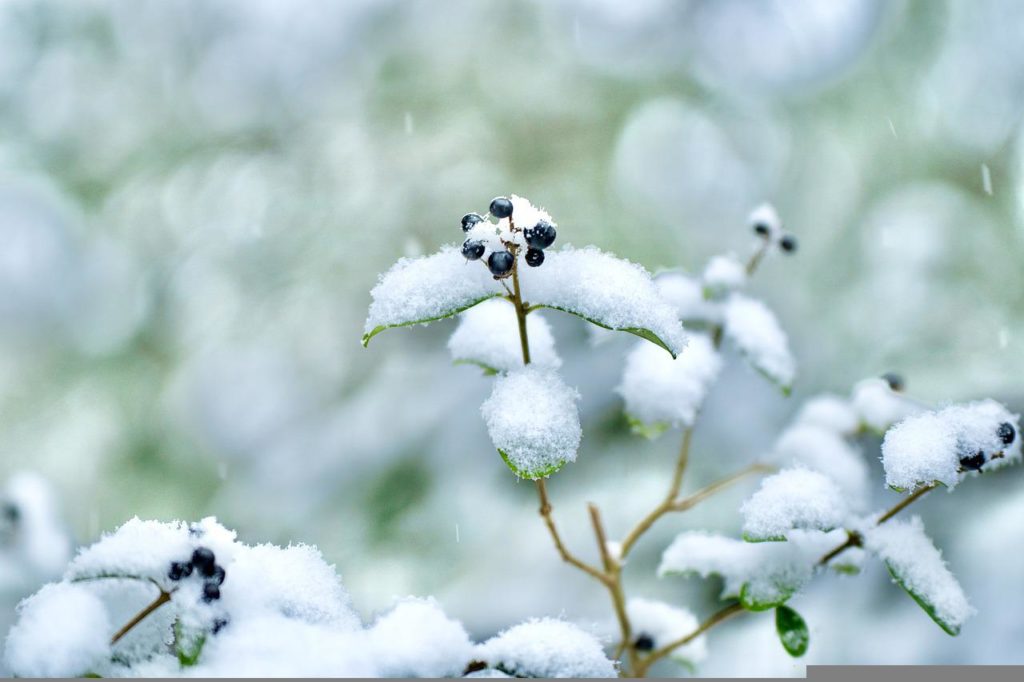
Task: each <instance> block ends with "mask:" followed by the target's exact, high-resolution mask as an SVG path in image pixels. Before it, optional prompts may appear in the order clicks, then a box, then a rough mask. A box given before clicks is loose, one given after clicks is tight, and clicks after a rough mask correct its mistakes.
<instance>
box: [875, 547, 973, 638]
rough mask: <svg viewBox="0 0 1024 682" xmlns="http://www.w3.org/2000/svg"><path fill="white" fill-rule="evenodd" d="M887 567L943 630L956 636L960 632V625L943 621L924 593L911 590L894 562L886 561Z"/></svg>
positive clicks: (894, 578) (890, 573) (897, 582)
mask: <svg viewBox="0 0 1024 682" xmlns="http://www.w3.org/2000/svg"><path fill="white" fill-rule="evenodd" d="M885 567H886V568H888V569H889V575H891V576H892V579H893V580H895V581H896V584H897V585H899V586H900V587H902V588H903V589H904V590H905V591H906V593H907V594H909V595H910V598H911V599H913V600H914V601H915V602H917V605H918V606H920V607H921V609H922V610H923V611H924V612H925V613H927V614H928V617H929V618H931V619H932V620H933V621H935V624H936V625H938V626H939V627H940V628H942V630H943V632H945V633H946V634H947V635H949V636H950V637H956V636H957V635H959V634H960V626H959V625H953V624H952V623H947V622H945V621H943V620H942V619H941V618H939V616H938V614H936V613H935V607H934V606H933V605H932V604H930V603H929V602H928V600H926V599H925V598H924V597H923V596H922V595H919V594H917V593H916V592H914V591H913V590H911V589H910V588H909V587H908V586H907V584H906V583H905V582H903V578H901V577H900V576H899V575H897V573H896V571H895V570H893V567H892V564H890V563H889V562H888V561H886V562H885Z"/></svg>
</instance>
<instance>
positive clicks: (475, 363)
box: [452, 358, 500, 377]
mask: <svg viewBox="0 0 1024 682" xmlns="http://www.w3.org/2000/svg"><path fill="white" fill-rule="evenodd" d="M452 364H453V365H470V366H472V367H479V368H480V369H482V370H483V372H484V376H485V377H493V376H497V375H498V374H500V372H499V371H498V370H497V369H495V368H494V367H491V366H490V365H488V364H487V363H484V362H480V361H479V360H470V359H468V358H459V359H458V360H452Z"/></svg>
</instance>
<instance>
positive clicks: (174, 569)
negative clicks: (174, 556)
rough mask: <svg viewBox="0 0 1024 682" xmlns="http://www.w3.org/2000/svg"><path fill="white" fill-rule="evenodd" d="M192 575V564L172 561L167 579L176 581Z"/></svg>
mask: <svg viewBox="0 0 1024 682" xmlns="http://www.w3.org/2000/svg"><path fill="white" fill-rule="evenodd" d="M190 575H192V564H191V563H188V562H183V561H172V562H171V567H170V569H168V571H167V577H168V578H170V579H171V580H174V581H178V580H181V579H182V578H187V577H189V576H190Z"/></svg>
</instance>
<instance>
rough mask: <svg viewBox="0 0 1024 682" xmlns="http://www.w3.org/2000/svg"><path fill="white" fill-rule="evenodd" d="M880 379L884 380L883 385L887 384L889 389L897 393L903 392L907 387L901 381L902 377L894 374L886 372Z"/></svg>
mask: <svg viewBox="0 0 1024 682" xmlns="http://www.w3.org/2000/svg"><path fill="white" fill-rule="evenodd" d="M882 378H883V379H885V383H887V384H889V388H891V389H892V390H894V391H896V392H897V393H900V392H901V391H903V389H904V388H906V386H907V384H906V382H904V381H903V377H902V376H901V375H899V374H897V373H896V372H886V373H885V374H883V375H882Z"/></svg>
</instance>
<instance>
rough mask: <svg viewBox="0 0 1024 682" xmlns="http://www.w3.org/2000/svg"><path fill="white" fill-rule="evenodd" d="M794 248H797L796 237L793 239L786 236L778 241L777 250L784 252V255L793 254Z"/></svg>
mask: <svg viewBox="0 0 1024 682" xmlns="http://www.w3.org/2000/svg"><path fill="white" fill-rule="evenodd" d="M796 247H797V242H796V237H794V236H793V235H791V234H787V235H785V236H784V237H783V238H782V239H780V240H779V248H780V249H782V250H783V251H785V252H786V253H793V252H795V251H796Z"/></svg>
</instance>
